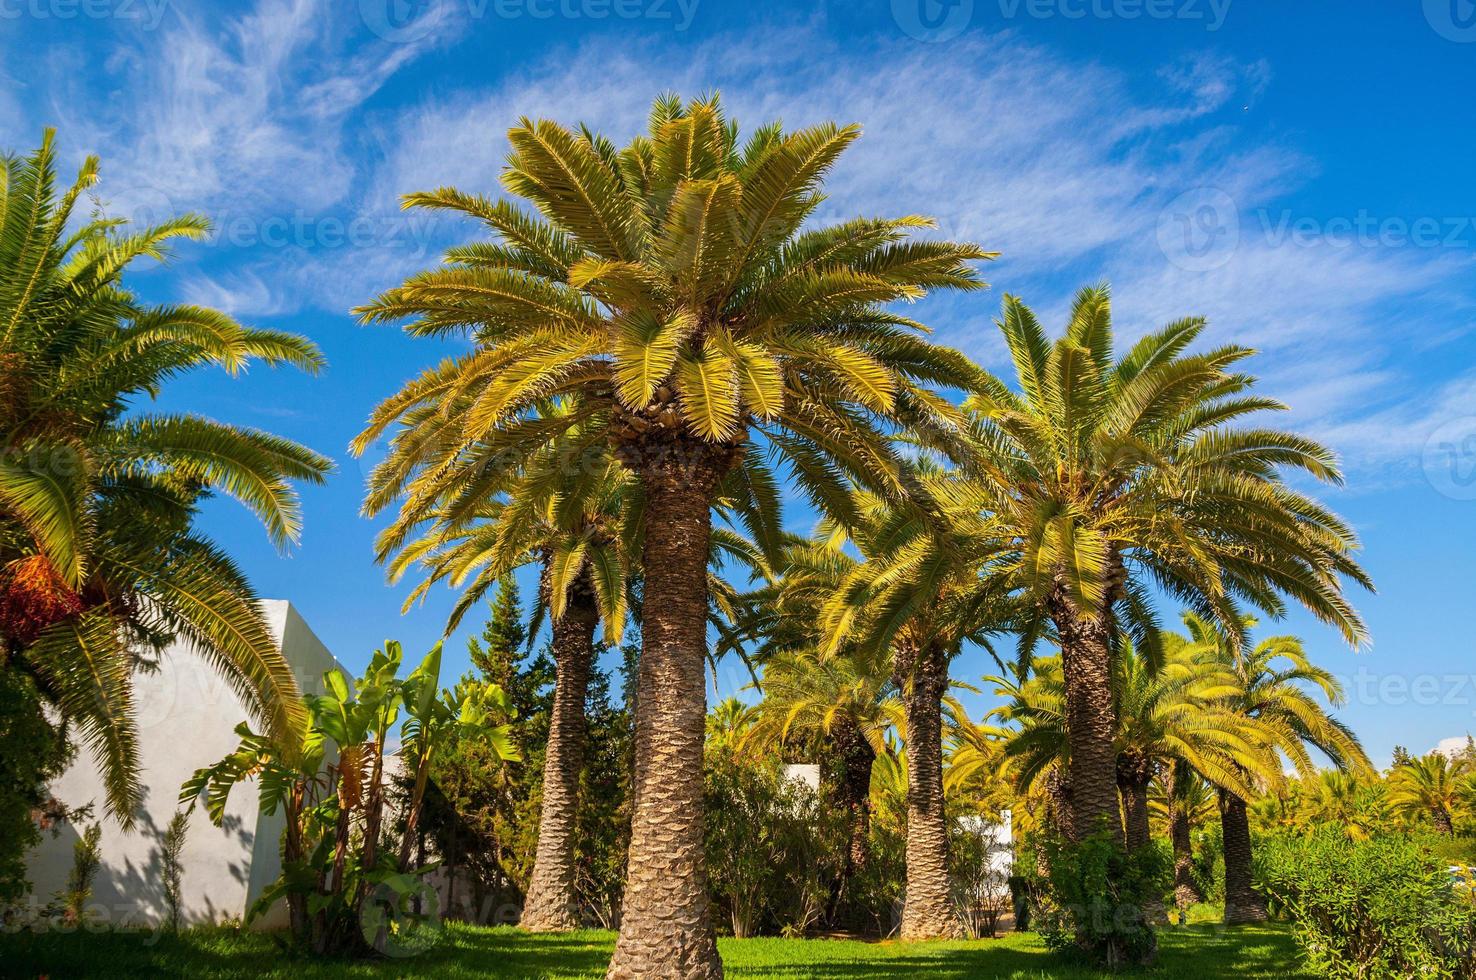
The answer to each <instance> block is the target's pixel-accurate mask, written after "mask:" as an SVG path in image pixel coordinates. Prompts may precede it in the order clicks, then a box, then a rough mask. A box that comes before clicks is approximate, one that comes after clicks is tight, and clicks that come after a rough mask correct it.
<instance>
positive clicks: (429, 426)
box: [358, 96, 987, 977]
mask: <svg viewBox="0 0 1476 980" xmlns="http://www.w3.org/2000/svg"><path fill="white" fill-rule="evenodd" d="M858 135H859V130H858V129H857V128H855V127H846V128H841V127H837V126H834V125H822V126H817V127H813V128H810V129H806V130H801V131H798V132H795V133H790V134H786V133H784V132H783V131H782V130H781V129H780V127H779V126H777V125H774V126H766V127H763V128H761V129H759V130H757V131H756V132H755V133H754V134H753V135H752V137H751V138H750V139H749V140H748V141H747V142H746V143H743V144H741V145H740V144H739V142H738V139H737V127H736V126H735V125H732V124H730V123H729V122H728V120H726V119H725V118H724V116H723V113H722V110H721V107H720V105H719V103H718V101H717V99H716V98H715V97H714V98H712V99H708V100H700V101H694V102H690V103H685V104H684V103H683V102H681V101H680V100H679V99H677V98H676V97H674V96H668V97H662V98H660V99H658V100H657V101H656V104H655V106H654V107H653V109H652V113H651V125H650V133H649V135H648V136H641V137H638V138H636V139H635V140H633V141H632V142H631V143H630V144H629V145H628V146H626V147H625V148H624V149H617V148H616V147H615V146H614V145H613V144H612V143H610V142H609V141H608V140H607V139H605V138H604V137H602V136H599V135H598V134H596V133H594V132H592V131H591V130H589V129H587V128H583V127H581V128H580V129H579V130H578V131H570V130H568V129H566V128H565V127H563V126H561V125H559V124H557V123H555V122H551V121H548V120H537V121H534V120H523V121H522V122H521V123H520V124H519V125H518V126H516V127H515V128H514V129H513V130H512V131H511V132H510V133H509V139H510V141H511V143H512V154H511V155H510V157H509V161H508V166H507V169H506V170H505V171H504V173H503V184H504V186H505V187H506V188H507V190H509V191H510V192H511V193H513V194H515V195H518V196H521V197H524V198H526V199H528V200H529V201H531V202H532V204H533V205H534V206H535V208H536V209H537V211H538V214H537V216H534V215H531V214H529V213H528V212H526V211H523V210H521V209H520V208H518V207H517V206H516V205H514V204H512V203H509V202H507V201H492V200H490V199H487V198H483V197H478V196H475V195H471V194H465V193H462V192H459V191H455V190H452V189H449V188H447V189H441V190H437V191H433V192H429V193H424V194H415V195H411V196H410V197H409V198H407V203H408V204H410V205H412V206H421V207H429V208H436V209H447V210H454V211H458V212H461V213H463V214H467V215H470V216H472V217H474V218H477V219H479V220H481V221H482V222H484V223H485V224H486V225H487V226H488V227H489V228H490V229H491V230H492V231H493V232H494V233H495V235H496V237H497V241H495V242H491V243H477V244H473V245H468V246H465V247H461V248H457V249H454V250H452V251H451V252H450V253H449V254H448V263H447V264H446V265H445V266H443V267H441V268H438V269H435V270H432V271H429V272H425V273H421V274H419V275H417V276H414V277H412V278H410V279H408V280H407V281H406V282H405V283H404V284H403V285H401V286H399V287H396V288H395V289H392V290H390V291H389V292H387V293H385V294H384V295H383V296H381V297H380V298H379V299H378V300H376V301H375V302H373V303H371V304H370V305H368V306H367V307H365V308H363V309H362V310H361V311H360V312H361V314H362V315H363V317H364V318H365V319H366V320H369V321H372V322H394V321H401V320H409V321H411V324H410V327H409V329H410V331H411V332H412V333H415V334H417V335H421V336H445V335H462V336H467V337H469V338H470V339H471V340H473V342H474V343H475V345H476V346H475V348H474V349H473V350H472V351H471V352H469V353H468V354H467V355H464V356H461V357H456V358H451V359H449V360H447V361H446V362H444V363H443V364H441V365H440V366H438V367H437V368H435V369H433V370H431V371H429V372H427V373H426V374H424V375H423V376H422V377H420V378H418V379H416V380H414V381H412V382H410V383H409V384H408V385H407V386H406V387H405V388H404V389H403V390H402V392H401V393H400V394H399V395H397V396H395V397H393V398H391V399H389V400H388V401H386V402H385V403H384V404H383V405H382V406H381V407H380V409H379V410H377V411H376V412H375V414H374V416H373V417H372V418H371V420H370V424H369V427H368V428H367V429H366V430H365V432H364V433H363V435H362V436H361V438H360V440H359V442H358V446H359V447H360V448H362V447H364V446H365V445H367V444H368V443H369V442H370V441H372V440H374V439H377V438H378V437H379V436H380V435H381V434H382V433H384V432H385V431H387V430H388V429H389V428H390V427H391V426H393V425H396V424H397V423H399V424H400V425H401V428H400V429H399V431H398V434H397V435H396V436H395V437H394V440H393V443H392V446H391V451H390V454H389V457H388V458H387V460H386V462H385V463H384V464H383V466H382V467H381V468H380V469H379V470H378V471H377V473H376V476H375V479H374V481H373V483H374V486H373V487H372V488H371V494H370V498H369V501H368V508H369V510H370V511H371V512H372V511H376V510H379V509H382V508H384V507H387V506H390V505H391V504H392V503H393V502H395V501H396V500H407V501H414V500H417V499H420V500H423V499H438V498H440V497H442V496H443V495H444V493H445V490H446V488H449V487H466V486H468V485H470V484H471V483H473V482H475V481H477V480H479V479H483V478H485V477H486V475H487V472H488V467H486V466H484V465H482V464H484V463H491V462H493V461H495V460H497V459H499V458H502V456H503V454H508V453H510V454H513V455H514V456H524V455H528V454H530V453H532V452H534V451H536V450H537V448H538V447H540V446H546V445H548V444H549V443H550V442H552V441H554V440H556V439H557V438H559V436H560V435H561V434H562V433H564V432H567V431H569V430H570V429H572V428H575V427H578V428H579V429H580V431H581V432H582V433H583V435H582V437H581V438H582V440H583V441H584V442H585V444H587V445H590V446H597V445H600V444H605V445H608V446H610V447H611V449H612V450H613V453H614V455H615V456H616V457H617V458H618V459H619V460H620V461H621V462H622V463H623V464H624V465H625V466H626V467H627V468H629V469H630V470H631V472H632V473H634V474H635V475H636V477H637V479H638V480H639V481H640V485H641V489H642V493H643V496H644V501H645V512H644V517H643V525H642V526H643V528H644V531H645V533H644V536H643V546H642V551H643V553H642V557H641V562H640V564H641V567H642V568H643V569H644V576H645V577H644V583H643V587H644V594H645V599H646V603H645V620H644V623H643V630H642V636H643V642H644V650H643V652H642V656H641V661H640V673H641V680H640V691H639V695H638V697H637V700H636V704H637V711H638V712H639V713H640V715H641V717H640V721H639V722H638V724H637V729H638V731H639V732H640V739H639V741H638V744H637V748H636V758H635V780H636V788H635V799H636V800H637V806H636V808H635V812H634V814H633V817H632V837H631V858H630V877H629V881H628V883H627V888H626V895H625V906H624V914H623V916H622V921H621V936H620V940H619V942H618V943H617V946H616V952H615V956H614V959H613V961H612V965H611V973H612V975H613V976H628V975H637V974H651V973H656V972H667V973H672V974H681V975H685V976H693V977H695V976H709V975H716V974H718V973H719V972H720V970H721V966H720V961H719V959H718V956H717V947H716V943H715V941H714V936H713V931H712V925H711V922H710V920H709V917H708V911H707V894H706V891H707V890H706V886H705V881H704V879H705V872H704V868H703V861H702V841H703V827H702V810H701V801H702V736H703V718H704V716H705V711H704V705H705V700H706V699H705V685H704V683H703V661H704V656H705V653H706V649H707V645H706V639H707V637H706V628H707V627H706V619H707V611H708V594H707V584H706V583H707V577H706V569H707V564H708V560H709V545H708V539H709V535H710V529H711V513H710V508H711V506H712V505H713V503H714V502H715V500H716V499H717V498H718V497H719V496H720V495H726V496H727V497H728V499H730V500H731V501H732V503H733V506H734V507H735V508H736V510H737V512H738V513H739V514H740V515H741V517H742V519H743V520H744V522H745V524H746V525H747V528H748V531H749V533H750V534H751V536H752V537H753V538H754V539H755V540H756V541H758V542H759V543H760V544H761V545H763V546H764V547H765V548H766V550H767V551H769V553H771V554H772V553H774V552H776V551H777V546H778V543H779V540H778V539H779V532H778V526H779V525H778V519H777V513H776V512H777V502H778V496H779V495H778V491H777V486H776V482H775V479H774V477H773V475H772V473H771V472H770V471H769V469H768V466H767V460H766V456H767V453H766V452H765V448H764V447H763V446H761V445H760V444H759V443H758V442H754V441H751V440H750V436H751V434H755V433H757V434H759V435H760V436H761V439H762V442H764V443H766V444H767V446H768V447H769V448H772V449H773V450H775V451H776V452H777V453H778V454H779V455H780V456H782V457H783V458H785V459H787V460H788V461H789V463H790V465H791V467H792V469H793V472H794V475H795V477H796V479H797V482H798V483H799V484H800V485H801V486H802V487H803V488H804V489H805V490H806V491H807V492H808V493H810V494H811V495H812V497H814V498H815V499H816V501H817V502H821V503H825V502H833V503H835V504H837V505H838V506H840V507H842V508H845V507H846V503H845V500H846V493H845V490H844V487H845V480H846V479H852V480H855V481H856V482H858V483H859V484H861V485H863V486H868V487H873V488H875V489H876V490H877V491H878V492H883V493H888V494H896V493H898V492H899V491H900V489H901V488H900V486H899V482H898V472H899V469H900V466H899V462H900V461H899V457H898V454H897V453H896V451H895V450H894V449H893V448H892V447H891V446H890V445H888V442H887V439H886V437H885V433H884V431H883V428H882V427H883V426H892V425H897V424H904V425H907V426H908V427H910V428H913V429H916V430H919V431H920V432H923V433H926V434H928V435H929V436H930V437H932V438H934V439H936V440H938V441H943V440H945V439H948V438H949V437H951V436H952V435H953V434H954V433H956V431H957V425H958V421H959V418H958V415H957V413H956V412H955V411H954V409H953V408H952V407H950V406H949V405H948V404H947V403H946V402H944V401H943V400H942V399H940V398H938V397H937V396H936V395H934V394H932V393H931V392H930V391H929V390H928V389H927V388H926V387H925V386H927V385H943V386H951V387H963V388H968V387H971V386H973V384H974V382H975V380H976V378H977V376H978V373H979V372H978V369H977V368H975V367H974V366H973V365H972V364H970V363H969V362H968V361H967V359H966V358H964V357H962V356H961V355H958V354H957V353H955V352H952V351H947V350H945V349H943V348H939V347H935V346H932V345H930V344H928V343H926V342H925V341H923V340H921V339H919V338H918V337H917V336H916V334H915V331H916V329H917V327H918V325H917V324H916V323H915V322H914V321H912V320H909V319H908V318H906V317H903V316H900V315H898V314H895V313H892V312H889V311H888V310H886V308H885V305H886V304H888V303H891V302H893V301H896V300H904V299H905V300H911V299H916V298H918V297H919V296H921V295H923V294H924V293H925V292H926V291H927V290H928V289H932V288H959V289H969V288H975V287H977V286H978V285H979V281H978V277H977V276H976V275H975V273H974V272H973V270H972V269H971V267H970V265H969V263H971V262H972V261H974V260H977V259H981V258H985V257H987V253H985V252H983V251H982V250H980V249H979V248H977V247H976V246H973V245H959V244H954V243H951V242H945V241H932V240H928V241H924V240H912V239H910V236H911V234H912V233H913V232H914V231H915V230H916V229H918V228H920V227H924V226H926V225H927V224H928V222H926V221H925V220H923V219H919V218H903V219H898V220H876V219H862V220H854V221H849V222H845V223H842V224H839V225H834V226H826V227H816V228H812V229H809V230H804V231H801V226H802V225H803V224H804V223H805V221H806V219H808V218H810V217H811V216H812V215H813V214H814V213H815V211H816V208H817V207H818V206H819V203H820V201H821V200H822V197H821V195H820V193H819V190H820V186H821V183H822V181H823V178H824V176H825V174H826V173H827V172H828V171H829V169H830V168H831V166H832V165H833V164H834V163H835V161H836V160H837V159H838V158H839V156H840V155H841V153H842V152H843V151H844V149H845V148H846V147H847V146H848V145H849V144H850V143H851V142H853V141H854V140H855V139H856V137H857V136H858ZM554 399H558V400H561V403H562V405H563V407H562V408H561V410H560V411H557V412H551V411H549V406H550V402H551V400H554ZM411 509H412V510H413V509H414V505H413V503H412V504H411ZM845 512H846V513H849V511H848V510H846V511H845Z"/></svg>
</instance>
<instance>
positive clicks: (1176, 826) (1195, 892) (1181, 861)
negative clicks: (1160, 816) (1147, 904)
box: [1169, 806, 1204, 912]
mask: <svg viewBox="0 0 1476 980" xmlns="http://www.w3.org/2000/svg"><path fill="white" fill-rule="evenodd" d="M1169 839H1170V840H1171V841H1172V842H1173V846H1174V904H1175V905H1176V906H1178V908H1179V911H1181V912H1182V911H1184V910H1185V909H1187V908H1188V907H1189V906H1191V905H1193V904H1195V903H1196V902H1202V901H1204V895H1203V894H1202V893H1201V892H1200V890H1199V883H1198V882H1196V881H1195V880H1194V849H1193V844H1192V843H1191V841H1190V839H1189V814H1187V813H1185V812H1184V811H1183V809H1182V808H1180V807H1178V806H1173V808H1172V810H1171V812H1170V813H1169Z"/></svg>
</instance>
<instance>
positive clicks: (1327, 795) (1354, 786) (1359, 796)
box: [1301, 769, 1389, 840]
mask: <svg viewBox="0 0 1476 980" xmlns="http://www.w3.org/2000/svg"><path fill="white" fill-rule="evenodd" d="M1304 782H1307V783H1310V790H1311V791H1310V792H1309V793H1307V794H1305V796H1304V797H1303V799H1302V801H1301V803H1302V808H1303V812H1302V814H1301V816H1302V817H1303V818H1304V819H1306V820H1309V821H1310V822H1312V823H1314V824H1327V825H1330V826H1333V827H1337V828H1339V829H1340V830H1342V832H1343V833H1344V834H1345V835H1347V837H1348V838H1349V839H1350V840H1368V839H1369V838H1371V837H1373V836H1374V835H1375V834H1377V833H1380V832H1381V831H1383V830H1384V829H1385V828H1386V827H1387V826H1388V817H1389V799H1388V794H1387V792H1386V790H1385V787H1384V786H1383V785H1381V784H1380V783H1378V782H1376V781H1375V780H1371V779H1368V778H1366V777H1365V778H1360V777H1359V776H1355V775H1354V774H1353V773H1351V772H1345V771H1343V770H1341V769H1324V770H1322V771H1321V772H1319V773H1318V774H1317V775H1316V776H1315V777H1314V778H1312V779H1308V780H1304Z"/></svg>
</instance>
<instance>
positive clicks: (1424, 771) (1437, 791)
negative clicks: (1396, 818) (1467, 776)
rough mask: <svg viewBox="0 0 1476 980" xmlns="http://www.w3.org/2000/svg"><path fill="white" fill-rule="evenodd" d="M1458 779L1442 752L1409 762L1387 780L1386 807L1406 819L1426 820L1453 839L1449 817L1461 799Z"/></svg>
mask: <svg viewBox="0 0 1476 980" xmlns="http://www.w3.org/2000/svg"><path fill="white" fill-rule="evenodd" d="M1460 776H1461V772H1460V770H1459V768H1457V767H1456V766H1454V765H1452V764H1451V761H1450V759H1449V758H1448V757H1447V756H1446V755H1445V754H1444V753H1443V752H1431V753H1430V754H1429V755H1422V756H1420V757H1419V758H1417V759H1410V760H1409V761H1408V762H1406V763H1404V764H1403V765H1401V766H1398V767H1396V768H1395V770H1394V772H1393V773H1391V774H1390V776H1389V804H1390V806H1392V807H1393V808H1394V809H1395V810H1396V811H1397V812H1399V813H1402V814H1404V815H1406V816H1410V817H1422V818H1428V819H1429V821H1430V822H1431V823H1432V824H1434V825H1435V832H1436V833H1438V834H1443V835H1444V836H1446V837H1450V836H1453V835H1454V834H1455V824H1454V823H1453V822H1452V819H1451V817H1452V814H1453V813H1455V811H1456V810H1457V808H1458V807H1459V806H1460V803H1461V796H1462V793H1461V784H1460Z"/></svg>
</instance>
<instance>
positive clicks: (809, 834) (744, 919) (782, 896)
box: [706, 753, 848, 938]
mask: <svg viewBox="0 0 1476 980" xmlns="http://www.w3.org/2000/svg"><path fill="white" fill-rule="evenodd" d="M706 802H707V836H706V845H707V861H708V869H709V871H708V884H709V887H710V889H711V891H712V895H713V899H714V900H715V901H716V902H717V903H718V905H719V907H720V908H722V909H723V910H724V911H726V912H727V914H728V921H729V925H730V926H731V928H732V931H733V935H735V936H738V937H740V938H742V937H746V936H752V935H756V934H758V933H760V932H769V933H781V934H783V935H799V934H803V933H805V932H806V931H808V930H810V929H811V928H813V927H814V925H815V924H816V923H817V922H818V921H819V920H820V918H821V916H822V915H823V914H824V912H825V909H826V903H827V901H828V900H829V898H830V889H831V885H832V883H833V882H834V881H835V880H836V879H837V877H838V875H839V873H840V863H841V857H842V855H843V854H844V851H845V841H846V839H847V838H846V833H847V830H848V827H847V826H846V824H845V816H846V815H845V814H844V813H841V812H840V811H838V810H837V809H836V808H835V807H831V806H827V805H825V804H824V802H823V801H822V800H821V797H820V795H819V794H818V793H816V792H815V791H814V790H812V789H811V788H810V787H809V786H808V785H806V784H805V783H803V782H801V781H799V780H796V779H787V778H785V776H784V774H783V770H782V768H781V767H780V766H779V765H778V764H777V763H776V762H773V761H771V760H759V761H750V760H746V759H742V758H735V757H730V756H728V755H727V754H725V753H711V754H710V755H709V758H708V763H707V793H706Z"/></svg>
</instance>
